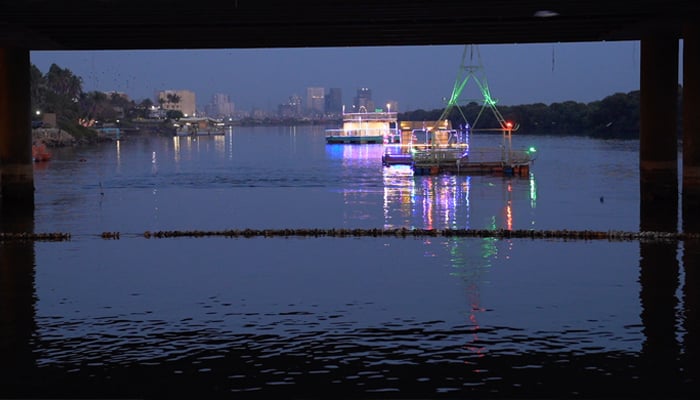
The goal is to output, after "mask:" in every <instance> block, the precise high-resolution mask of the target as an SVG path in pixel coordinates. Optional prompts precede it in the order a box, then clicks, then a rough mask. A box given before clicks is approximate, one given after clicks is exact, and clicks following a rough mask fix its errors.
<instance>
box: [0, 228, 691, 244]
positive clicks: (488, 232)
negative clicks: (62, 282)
mask: <svg viewBox="0 0 700 400" xmlns="http://www.w3.org/2000/svg"><path fill="white" fill-rule="evenodd" d="M99 236H100V237H101V238H102V239H109V240H118V239H120V238H121V236H122V234H121V233H120V232H102V233H101V234H100V235H99ZM129 236H140V237H144V238H146V239H165V238H182V237H190V238H202V237H230V238H254V237H263V238H273V237H285V238H288V237H334V238H347V237H355V238H356V237H395V238H408V237H416V238H420V237H464V238H498V239H517V238H522V239H565V240H608V241H633V240H652V241H653V240H697V239H700V233H687V232H628V231H592V230H566V229H564V230H526V229H523V230H509V229H416V228H411V229H409V228H370V229H359V228H358V229H313V228H312V229H249V228H246V229H230V230H221V231H201V230H191V231H154V232H151V231H146V232H144V233H143V234H131V235H129ZM71 238H72V235H71V234H70V233H12V232H9V233H0V242H9V241H69V240H71Z"/></svg>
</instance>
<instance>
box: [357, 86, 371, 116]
mask: <svg viewBox="0 0 700 400" xmlns="http://www.w3.org/2000/svg"><path fill="white" fill-rule="evenodd" d="M352 111H353V112H365V111H366V112H372V111H374V102H373V101H372V90H371V89H369V88H359V89H357V96H355V98H354V99H353V102H352Z"/></svg>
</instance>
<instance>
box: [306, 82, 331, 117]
mask: <svg viewBox="0 0 700 400" xmlns="http://www.w3.org/2000/svg"><path fill="white" fill-rule="evenodd" d="M325 95H326V93H325V89H324V88H322V87H309V88H306V109H307V111H309V113H311V114H320V115H323V113H325V111H326V110H325V107H326V104H325Z"/></svg>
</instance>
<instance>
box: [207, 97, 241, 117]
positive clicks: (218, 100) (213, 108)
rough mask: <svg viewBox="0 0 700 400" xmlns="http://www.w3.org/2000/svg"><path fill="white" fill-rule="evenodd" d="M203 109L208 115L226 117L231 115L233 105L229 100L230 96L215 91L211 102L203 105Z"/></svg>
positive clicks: (233, 109) (233, 110) (233, 108)
mask: <svg viewBox="0 0 700 400" xmlns="http://www.w3.org/2000/svg"><path fill="white" fill-rule="evenodd" d="M204 111H205V112H206V114H207V115H208V116H210V117H214V118H227V117H231V116H233V114H234V112H235V111H236V110H235V105H234V104H233V103H232V102H231V98H230V97H229V96H228V95H227V94H224V93H215V94H214V95H213V96H212V98H211V102H210V103H209V104H207V105H206V106H204Z"/></svg>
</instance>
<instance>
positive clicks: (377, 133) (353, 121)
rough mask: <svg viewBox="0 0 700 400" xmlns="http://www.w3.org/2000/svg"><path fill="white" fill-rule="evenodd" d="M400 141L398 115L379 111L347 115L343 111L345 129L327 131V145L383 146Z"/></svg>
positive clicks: (361, 110) (363, 111)
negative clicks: (383, 144)
mask: <svg viewBox="0 0 700 400" xmlns="http://www.w3.org/2000/svg"><path fill="white" fill-rule="evenodd" d="M398 140H399V129H398V122H397V113H396V112H389V111H382V110H377V111H374V112H368V111H367V110H366V109H365V108H364V107H361V108H360V112H356V113H346V112H345V109H343V127H342V128H340V129H326V143H327V144H382V143H393V142H397V141H398Z"/></svg>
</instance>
